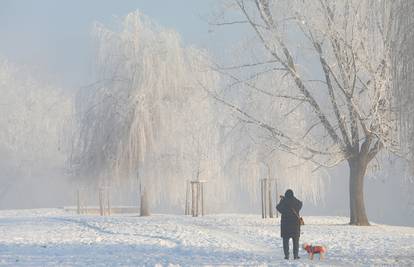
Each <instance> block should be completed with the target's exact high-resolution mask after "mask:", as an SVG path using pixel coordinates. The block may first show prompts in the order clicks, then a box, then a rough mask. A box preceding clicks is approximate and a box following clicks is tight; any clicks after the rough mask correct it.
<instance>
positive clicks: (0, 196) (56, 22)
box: [0, 0, 414, 226]
mask: <svg viewBox="0 0 414 267" xmlns="http://www.w3.org/2000/svg"><path fill="white" fill-rule="evenodd" d="M218 6H219V1H215V0H208V1H207V0H198V1H194V0H180V1H166V0H164V1H163V0H152V1H145V0H140V1H136V0H125V1H107V0H104V1H101V0H91V1H81V0H74V1H54V0H38V1H35V0H30V1H24V0H3V1H1V2H0V25H2V26H1V27H0V36H1V42H0V60H1V62H2V63H1V66H2V67H1V68H0V71H3V74H2V73H0V78H1V79H2V80H1V81H0V82H3V83H2V85H1V86H0V90H1V91H0V93H1V96H0V110H1V116H2V118H0V123H1V124H0V131H2V132H3V134H1V135H0V153H1V154H0V188H1V190H0V208H1V209H15V208H18V209H23V208H24V209H25V208H47V207H62V206H74V205H75V204H76V192H77V190H78V189H79V188H83V189H85V188H86V190H87V191H88V192H89V194H94V195H96V194H97V193H96V192H97V186H96V185H95V184H94V183H93V182H90V181H89V180H88V179H87V178H85V177H83V176H81V175H76V174H75V173H74V171H73V169H72V166H70V165H71V164H70V158H71V154H73V153H74V152H73V151H74V144H73V143H74V141H73V140H74V138H75V137H76V136H77V127H78V126H77V125H76V119H75V118H76V116H78V113H77V112H78V109H77V105H79V102H76V101H75V100H74V99H76V97H77V96H79V92H80V91H82V90H83V91H85V90H89V89H90V87H89V86H90V85H91V84H93V83H95V82H96V81H97V74H96V73H97V72H99V71H101V72H103V71H102V70H100V69H98V68H97V65H96V61H97V58H96V57H97V52H96V46H97V43H96V36H95V37H94V35H93V30H94V25H96V23H97V22H98V23H100V24H102V25H106V26H108V29H114V28H115V29H116V26H114V25H116V21H118V20H119V19H120V18H123V17H124V16H126V15H127V14H129V13H131V12H135V11H136V10H139V12H140V13H142V14H144V15H145V16H147V17H148V18H149V19H151V20H152V21H154V22H155V23H156V24H157V25H160V27H162V28H165V29H167V30H170V29H171V30H174V31H176V32H177V33H178V34H179V36H180V38H181V42H182V43H183V46H184V48H183V51H185V52H180V53H182V54H185V53H187V47H195V48H196V49H199V50H200V51H202V52H203V53H204V52H206V53H208V54H209V55H210V59H211V61H212V62H213V63H215V62H220V64H223V65H224V64H229V65H231V64H232V63H234V59H233V57H235V56H237V54H238V53H240V51H241V50H243V49H244V46H245V45H246V42H248V39H249V38H248V37H247V36H249V34H251V32H249V33H247V32H245V30H244V29H243V28H242V27H239V26H236V28H235V29H233V30H232V31H228V30H226V29H225V28H217V27H214V26H212V25H211V21H212V19H213V18H214V14H216V11H217V8H218ZM121 20H122V19H121ZM114 32H115V30H114ZM235 49H236V50H237V52H234V50H235ZM251 50H254V49H251ZM256 51H257V50H256ZM258 53H259V52H258ZM191 55H193V54H191ZM189 57H190V56H188V55H187V54H185V56H184V58H186V59H188V58H189ZM189 61H191V60H189ZM212 65H214V64H212ZM205 75H206V76H203V77H202V78H200V79H203V80H209V79H210V80H211V83H210V84H212V85H211V86H212V87H214V86H215V85H214V84H215V81H216V80H215V79H216V77H215V76H214V74H211V75H212V76H214V77H210V76H208V75H207V74H205ZM6 76H7V77H6ZM207 76H208V77H207ZM101 78H102V77H101ZM104 78H105V77H104ZM210 80H209V81H210ZM187 83H190V81H185V84H187ZM218 86H220V85H218ZM10 88H13V90H10ZM33 88H34V89H33ZM51 88H55V89H51ZM29 89H33V90H32V91H29ZM11 91H13V92H12V93H10V92H11ZM88 92H89V91H88ZM160 94H162V93H160ZM29 95H30V96H29ZM194 97H195V98H203V97H202V96H199V95H198V94H195V95H194ZM203 99H204V98H203ZM3 100H5V101H7V102H6V103H5V102H3ZM183 101H184V100H183ZM212 102H214V101H212ZM56 103H59V104H56ZM186 103H187V102H186ZM188 103H191V101H190V100H188ZM214 107H216V104H215V103H210V102H209V103H208V104H206V105H205V106H203V111H204V110H209V111H211V110H213V109H214ZM200 109H201V108H200ZM194 110H196V107H194ZM223 110H224V108H223V107H221V106H219V107H218V108H217V110H214V111H211V112H210V113H211V114H213V115H212V118H213V117H214V118H216V117H218V118H219V119H218V121H219V123H223V124H224V125H225V126H226V127H227V126H228V127H233V126H234V125H235V123H234V118H233V116H228V117H225V118H223V117H221V116H220V115H221V114H222V113H223ZM168 111H171V109H169V110H168ZM173 111H174V110H173ZM175 111H176V112H177V113H180V112H181V109H178V108H177V109H176V110H175ZM165 113H168V112H165ZM162 114H164V113H162V112H161V116H167V115H162ZM173 118H176V117H173ZM180 118H181V117H180ZM194 118H197V117H187V116H185V117H184V119H183V120H185V119H188V120H190V121H191V120H196V119H194ZM161 121H162V120H161ZM108 127H110V126H108ZM177 127H178V126H177ZM183 127H184V126H183ZM217 127H218V126H217ZM234 127H235V126H234ZM237 127H238V126H237ZM184 128H185V127H184ZM222 128H225V127H224V126H223V127H222ZM222 128H220V130H222ZM241 132H243V131H241ZM248 132H249V133H252V132H253V133H256V131H255V130H251V129H250V130H248ZM186 133H187V131H186ZM162 134H164V135H173V136H174V137H175V140H178V139H179V136H180V134H181V132H180V133H171V132H168V134H167V133H161V134H160V135H162ZM174 134H175V135H174ZM214 134H217V135H219V134H220V132H219V130H217V132H214V133H213V134H211V135H214ZM184 139H185V138H184ZM204 139H207V137H203V140H204ZM161 140H163V139H161ZM237 140H238V141H239V142H240V140H241V142H245V143H246V144H247V143H248V142H250V141H249V140H250V139H249V137H240V139H237ZM178 142H182V143H180V145H182V146H184V147H185V146H189V145H188V143H186V142H187V141H186V140H183V141H177V143H178ZM214 142H215V141H214ZM233 142H235V141H233ZM217 143H219V146H220V147H223V146H226V150H225V151H228V150H232V148H233V146H232V145H228V144H224V142H223V141H220V142H219V141H217ZM253 143H254V142H253ZM163 144H164V143H163ZM167 145H171V149H172V150H173V149H182V148H181V147H179V148H177V147H175V146H173V145H172V144H169V143H167ZM167 145H166V147H169V146H167ZM233 145H234V144H233ZM256 145H257V144H256V143H255V144H254V146H253V145H251V146H249V149H252V147H256V148H257V146H256ZM246 147H247V145H246ZM238 149H239V150H238ZM238 149H234V150H232V151H240V152H241V151H244V150H243V148H238ZM266 149H267V148H266ZM266 149H263V150H266ZM184 150H185V149H183V151H184ZM217 151H219V150H217ZM217 151H213V152H211V153H212V154H219V155H220V156H217V157H215V158H214V160H217V159H221V160H223V161H224V160H229V158H231V156H228V155H224V156H223V153H224V152H222V151H221V152H217ZM183 153H184V152H183ZM186 153H187V152H186ZM209 153H210V151H209ZM240 154H242V152H241V153H240ZM281 155H282V156H280V157H282V158H285V161H289V160H288V159H290V158H289V157H290V156H289V155H285V154H281ZM255 157H257V158H259V157H260V155H259V156H257V155H255ZM206 158H207V159H205V161H206V162H207V161H208V163H206V166H218V165H220V167H223V166H224V167H223V168H227V169H226V171H225V172H226V173H225V174H222V175H221V176H220V175H218V174H209V175H210V176H211V177H213V176H217V177H218V178H217V180H212V181H211V180H210V181H208V183H207V187H206V190H207V191H208V190H210V193H208V194H207V200H206V201H207V203H208V202H209V200H208V197H210V199H211V203H212V204H210V206H208V204H207V208H208V209H207V212H211V213H214V212H232V213H235V212H246V213H259V212H260V201H259V196H258V192H259V186H258V183H259V179H260V178H264V177H265V176H266V169H263V168H256V167H255V168H254V170H253V168H251V169H249V170H248V171H245V173H244V174H240V172H243V169H241V170H240V169H238V171H234V169H232V168H233V167H229V166H228V164H224V163H213V160H211V159H210V157H206ZM154 159H155V157H154ZM202 159H204V158H203V157H202ZM255 159H256V158H255ZM229 161H230V160H229ZM378 162H380V163H381V164H378V165H380V166H381V168H372V170H369V172H368V174H367V178H366V180H365V192H366V194H365V200H366V208H367V213H368V217H369V219H370V220H371V221H373V222H376V223H387V224H395V225H410V226H414V208H413V203H412V197H411V195H412V194H413V193H414V192H413V188H414V186H413V185H412V182H410V178H409V175H408V174H407V173H408V171H407V168H406V166H405V163H404V162H403V161H402V160H400V159H398V158H396V157H395V156H392V155H388V154H387V153H383V154H381V156H380V157H379V159H378ZM171 164H172V163H171ZM281 164H282V163H280V162H279V163H278V164H275V165H274V166H273V169H272V172H273V173H274V175H275V176H277V177H279V179H281V180H283V181H282V182H281V185H280V188H279V193H280V194H282V193H283V192H284V190H286V189H287V188H288V186H292V187H294V189H296V190H295V191H298V192H300V193H299V196H304V208H303V214H304V215H305V216H306V215H335V216H336V215H338V216H349V192H348V189H349V188H348V186H349V178H348V176H349V170H348V166H347V164H345V163H342V164H340V165H338V166H336V167H333V168H331V169H324V171H322V172H311V171H308V170H310V169H312V168H311V166H305V167H303V169H300V171H297V172H296V173H297V175H303V173H306V175H307V176H309V177H311V176H312V180H311V181H314V182H310V184H306V188H310V189H307V190H308V191H307V190H305V189H303V188H302V187H304V186H305V185H304V184H301V183H302V182H303V180H298V181H295V182H291V183H290V182H288V179H289V178H290V177H287V176H290V175H295V172H293V171H291V170H290V169H289V171H285V170H280V169H279V168H283V166H282V165H283V164H282V165H281ZM201 165H202V167H201V168H206V169H207V168H209V167H205V166H203V164H201ZM221 165H223V166H221ZM229 165H230V164H229ZM145 168H146V172H147V173H150V174H151V175H156V174H159V175H160V173H161V174H162V175H167V174H164V173H162V172H151V171H149V170H147V169H148V168H150V167H147V166H146V167H145ZM153 168H158V167H157V166H156V165H154V167H153ZM301 168H302V167H301ZM183 169H184V170H183V171H182V172H181V173H180V172H178V174H177V175H180V174H184V173H185V174H186V175H187V173H189V174H188V176H191V175H192V172H191V171H188V172H185V168H184V167H183ZM213 169H214V168H213V167H211V168H209V171H211V172H213ZM209 171H205V172H206V173H207V172H209ZM99 175H101V176H103V175H102V174H99ZM99 175H98V176H99ZM236 176H240V177H237V179H236V178H235V177H236ZM247 176H249V177H247ZM280 176H283V177H280ZM313 176H317V177H313ZM322 176H323V177H322ZM239 178H240V179H246V180H248V181H247V182H246V181H241V180H240V179H239ZM302 178H303V177H302ZM302 178H301V179H302ZM188 179H189V178H183V181H185V180H188ZM303 179H304V178H303ZM306 181H307V183H309V181H308V180H306ZM181 182H182V181H181V180H179V183H181ZM209 183H210V184H209ZM156 184H157V186H159V187H162V186H164V184H163V182H162V181H156ZM174 186H176V187H181V184H179V185H178V186H177V185H174ZM223 186H224V187H226V188H232V189H231V190H230V189H228V190H227V191H226V190H224V189H223V188H222V187H223ZM113 188H114V192H113V199H114V201H118V203H119V204H122V205H138V194H137V192H138V188H139V185H138V184H137V183H136V181H135V180H132V181H131V180H128V181H126V182H125V181H121V180H117V181H116V182H115V183H114V186H113ZM171 188H174V187H171ZM320 188H322V189H320ZM167 189H168V188H167ZM220 190H222V191H220ZM167 191H168V190H167ZM212 191H214V192H213V193H212ZM157 192H158V191H157ZM159 194H167V193H165V192H164V191H159ZM177 194H178V193H177ZM180 194H181V193H180ZM121 195H123V197H121ZM311 195H312V196H311ZM89 197H90V198H91V199H94V200H91V203H93V202H94V201H97V200H95V198H94V197H93V196H92V197H91V196H89ZM135 197H136V199H135ZM181 197H183V196H181ZM158 198H159V199H157V201H155V202H154V203H153V209H154V212H155V213H156V212H171V213H183V209H184V204H182V199H180V200H179V201H177V203H174V205H169V204H168V203H167V204H166V203H165V202H164V203H163V202H162V200H163V199H164V200H166V199H167V200H168V199H169V198H167V197H165V198H163V197H161V196H159V197H158ZM171 198H178V197H176V196H175V195H172V196H171ZM410 201H411V202H410ZM180 204H182V205H180Z"/></svg>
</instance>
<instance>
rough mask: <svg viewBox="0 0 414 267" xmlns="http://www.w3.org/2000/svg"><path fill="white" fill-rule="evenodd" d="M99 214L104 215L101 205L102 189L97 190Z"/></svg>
mask: <svg viewBox="0 0 414 267" xmlns="http://www.w3.org/2000/svg"><path fill="white" fill-rule="evenodd" d="M99 214H100V215H101V216H103V215H104V204H103V192H102V189H99Z"/></svg>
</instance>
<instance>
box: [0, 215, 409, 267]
mask: <svg viewBox="0 0 414 267" xmlns="http://www.w3.org/2000/svg"><path fill="white" fill-rule="evenodd" d="M305 222H306V225H305V226H304V227H303V228H302V232H303V234H302V236H301V243H302V242H312V243H318V244H324V245H325V246H326V247H327V248H328V253H327V254H326V259H325V260H324V261H319V260H318V259H316V260H314V261H310V260H308V259H307V256H306V254H305V252H304V251H303V250H301V251H300V256H301V259H300V260H295V261H294V260H289V261H286V260H284V259H283V252H282V246H281V245H282V242H281V239H280V237H279V236H280V234H279V223H278V221H277V220H276V219H267V220H262V219H261V218H260V217H259V216H257V215H240V214H226V215H209V216H205V217H200V218H193V217H188V216H178V215H153V216H151V217H138V216H136V215H122V216H121V215H114V216H111V217H99V216H78V215H76V214H73V213H69V212H65V211H64V210H60V209H37V210H5V211H0V265H1V266H4V265H5V266H22V265H23V266H117V265H121V266H130V265H132V266H141V265H150V266H152V265H157V264H159V265H162V266H168V265H182V266H189V265H194V266H199V265H254V266H256V265H262V266H266V265H294V266H307V265H329V266H332V265H339V266H355V265H391V266H395V265H397V266H401V265H407V266H410V265H411V266H413V265H414V228H410V227H396V226H387V225H377V224H375V225H373V226H371V227H355V226H349V225H347V224H346V223H347V218H341V217H305ZM316 258H317V257H316Z"/></svg>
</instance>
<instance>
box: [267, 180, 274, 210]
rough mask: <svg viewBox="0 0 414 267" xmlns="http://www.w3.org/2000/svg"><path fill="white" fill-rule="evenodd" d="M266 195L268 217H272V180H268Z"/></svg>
mask: <svg viewBox="0 0 414 267" xmlns="http://www.w3.org/2000/svg"><path fill="white" fill-rule="evenodd" d="M268 183H269V186H268V197H269V217H270V218H273V205H272V187H271V185H272V180H270V179H269V180H268Z"/></svg>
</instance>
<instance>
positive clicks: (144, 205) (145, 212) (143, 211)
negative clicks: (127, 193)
mask: <svg viewBox="0 0 414 267" xmlns="http://www.w3.org/2000/svg"><path fill="white" fill-rule="evenodd" d="M140 216H150V209H149V201H148V194H147V190H145V189H144V190H142V193H141V204H140Z"/></svg>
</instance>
